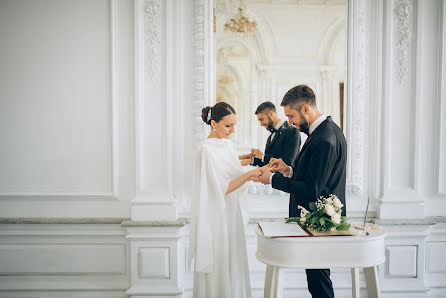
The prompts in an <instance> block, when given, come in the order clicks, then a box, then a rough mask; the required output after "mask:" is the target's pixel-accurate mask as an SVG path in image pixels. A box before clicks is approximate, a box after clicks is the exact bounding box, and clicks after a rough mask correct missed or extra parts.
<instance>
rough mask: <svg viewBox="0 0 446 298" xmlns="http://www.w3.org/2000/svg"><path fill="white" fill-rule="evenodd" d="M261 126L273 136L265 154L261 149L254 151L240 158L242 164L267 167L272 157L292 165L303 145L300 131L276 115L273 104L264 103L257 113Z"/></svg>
mask: <svg viewBox="0 0 446 298" xmlns="http://www.w3.org/2000/svg"><path fill="white" fill-rule="evenodd" d="M255 114H256V115H257V119H258V120H259V123H260V125H261V126H263V127H265V129H267V130H268V131H270V132H271V134H270V135H269V137H268V140H267V141H266V147H265V154H263V153H262V152H261V151H260V150H259V149H252V150H251V153H249V154H245V155H242V156H240V159H242V164H244V165H247V164H251V165H253V166H260V167H261V166H264V165H267V164H268V163H269V161H270V159H271V158H272V157H274V158H281V159H282V160H283V161H284V162H285V163H288V164H292V163H293V161H294V159H296V156H297V154H298V153H299V148H300V144H301V140H300V134H299V131H298V130H297V129H296V128H295V127H293V126H290V125H289V124H288V122H286V121H284V120H280V118H279V117H278V116H277V114H276V107H275V106H274V104H273V103H272V102H269V101H267V102H264V103H262V104H261V105H259V106H258V107H257V110H256V112H255Z"/></svg>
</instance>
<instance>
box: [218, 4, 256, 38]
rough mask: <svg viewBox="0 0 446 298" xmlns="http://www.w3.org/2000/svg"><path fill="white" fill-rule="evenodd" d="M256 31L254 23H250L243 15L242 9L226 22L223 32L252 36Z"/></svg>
mask: <svg viewBox="0 0 446 298" xmlns="http://www.w3.org/2000/svg"><path fill="white" fill-rule="evenodd" d="M256 29H257V23H256V21H251V20H249V19H248V18H247V17H245V16H244V15H243V8H241V7H240V8H239V9H238V14H237V15H235V16H234V17H233V18H232V19H230V20H229V21H227V22H226V24H225V31H226V32H233V33H236V34H241V35H246V34H252V33H254V31H256Z"/></svg>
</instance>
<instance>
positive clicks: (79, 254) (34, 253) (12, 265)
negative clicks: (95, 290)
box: [0, 244, 125, 275]
mask: <svg viewBox="0 0 446 298" xmlns="http://www.w3.org/2000/svg"><path fill="white" fill-rule="evenodd" d="M124 256H125V245H109V244H108V245H85V244H78V245H75V244H69V245H57V244H56V245H54V244H37V245H36V244H29V245H26V244H20V245H0V263H1V264H2V266H1V268H0V274H2V275H17V274H18V275H23V274H42V275H60V274H87V275H88V274H101V273H107V274H122V273H124V272H125V258H124ZM18 260H20V261H19V262H18Z"/></svg>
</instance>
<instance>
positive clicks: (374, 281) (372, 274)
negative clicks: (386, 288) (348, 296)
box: [364, 266, 380, 298]
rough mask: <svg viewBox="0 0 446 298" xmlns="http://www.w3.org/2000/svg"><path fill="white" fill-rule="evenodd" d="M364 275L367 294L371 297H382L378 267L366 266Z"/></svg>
mask: <svg viewBox="0 0 446 298" xmlns="http://www.w3.org/2000/svg"><path fill="white" fill-rule="evenodd" d="M364 277H365V282H366V284H367V294H368V297H369V298H375V297H376V298H378V297H380V291H379V278H378V267H377V266H374V267H368V268H364Z"/></svg>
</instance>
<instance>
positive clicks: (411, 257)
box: [386, 245, 417, 277]
mask: <svg viewBox="0 0 446 298" xmlns="http://www.w3.org/2000/svg"><path fill="white" fill-rule="evenodd" d="M386 250H387V251H386V253H387V256H386V259H387V270H386V274H387V276H388V277H417V247H416V246H414V245H412V246H396V245H395V246H390V245H389V246H387V247H386Z"/></svg>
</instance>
